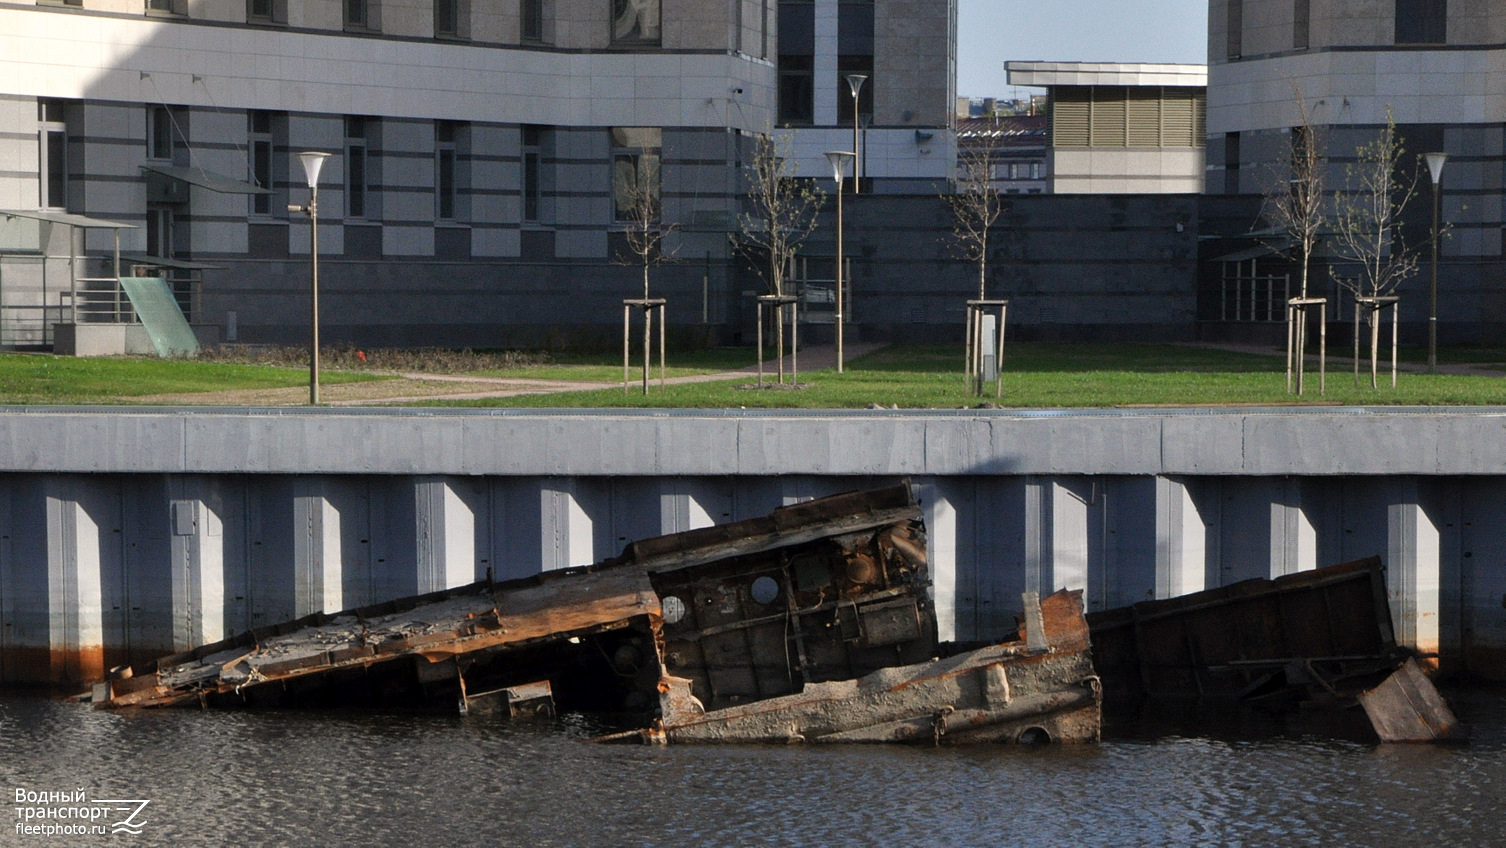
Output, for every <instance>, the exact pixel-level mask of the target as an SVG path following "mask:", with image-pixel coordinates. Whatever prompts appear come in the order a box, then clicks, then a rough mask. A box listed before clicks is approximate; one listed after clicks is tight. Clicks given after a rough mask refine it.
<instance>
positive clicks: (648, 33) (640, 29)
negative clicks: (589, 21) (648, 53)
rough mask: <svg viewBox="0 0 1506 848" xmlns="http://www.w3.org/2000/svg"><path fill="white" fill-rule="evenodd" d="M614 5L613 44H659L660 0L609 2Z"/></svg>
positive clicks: (610, 0)
mask: <svg viewBox="0 0 1506 848" xmlns="http://www.w3.org/2000/svg"><path fill="white" fill-rule="evenodd" d="M608 2H610V3H611V4H612V43H613V44H629V45H653V44H658V43H659V0H608Z"/></svg>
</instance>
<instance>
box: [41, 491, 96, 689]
mask: <svg viewBox="0 0 1506 848" xmlns="http://www.w3.org/2000/svg"><path fill="white" fill-rule="evenodd" d="M85 485H86V484H84V483H82V482H81V481H79V480H78V478H75V477H55V478H49V479H48V480H47V482H46V484H45V491H46V510H47V543H48V544H47V616H48V645H49V648H50V650H51V667H50V673H49V680H50V681H51V682H53V683H79V682H83V681H88V680H96V679H99V678H101V677H103V676H104V672H105V665H104V652H105V646H104V604H103V599H102V597H101V595H102V591H101V583H100V545H99V543H100V539H99V535H100V530H99V524H98V523H97V522H96V520H95V518H94V516H92V515H90V514H89V511H88V510H87V509H86V508H85V505H84V503H83V502H82V499H83V497H84V496H85V495H86V493H85V492H83V491H81V489H82V488H83V487H84V486H85Z"/></svg>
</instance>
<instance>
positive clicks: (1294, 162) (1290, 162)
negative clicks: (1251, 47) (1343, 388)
mask: <svg viewBox="0 0 1506 848" xmlns="http://www.w3.org/2000/svg"><path fill="white" fill-rule="evenodd" d="M1292 95H1293V97H1294V98H1295V99H1296V103H1297V119H1298V124H1297V125H1296V126H1295V127H1292V132H1291V138H1290V146H1289V149H1288V153H1289V158H1288V159H1287V162H1286V163H1284V166H1283V165H1281V164H1278V165H1277V167H1276V168H1275V169H1274V173H1273V175H1272V176H1273V179H1272V180H1271V184H1270V186H1269V187H1268V189H1267V191H1266V194H1265V205H1264V207H1262V209H1261V217H1262V218H1263V219H1265V222H1266V224H1267V225H1268V226H1270V227H1271V228H1273V229H1276V230H1280V231H1281V232H1283V233H1285V234H1286V236H1287V238H1288V239H1290V243H1291V246H1290V251H1291V253H1292V254H1294V257H1293V258H1295V259H1296V260H1297V262H1298V263H1299V264H1300V266H1301V269H1302V270H1301V275H1302V276H1301V280H1302V284H1301V288H1300V292H1301V294H1300V296H1301V297H1304V298H1305V297H1307V280H1308V268H1309V266H1310V265H1311V262H1312V255H1313V251H1315V250H1316V249H1317V247H1318V239H1319V238H1320V237H1321V236H1322V232H1323V227H1324V225H1326V224H1327V223H1328V215H1327V206H1328V198H1327V196H1326V191H1327V188H1326V186H1325V185H1324V179H1323V169H1324V159H1325V157H1326V155H1327V150H1326V148H1327V141H1328V139H1327V134H1326V133H1325V132H1324V130H1323V128H1322V127H1318V126H1316V125H1314V123H1313V115H1312V109H1311V108H1310V107H1309V106H1308V104H1307V101H1306V100H1305V99H1303V97H1302V90H1301V89H1300V88H1299V87H1298V86H1297V84H1296V83H1292Z"/></svg>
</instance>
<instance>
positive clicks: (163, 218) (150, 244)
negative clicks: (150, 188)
mask: <svg viewBox="0 0 1506 848" xmlns="http://www.w3.org/2000/svg"><path fill="white" fill-rule="evenodd" d="M173 227H174V222H173V208H172V206H169V205H167V204H164V203H149V204H147V207H146V252H147V255H149V256H158V257H161V258H163V259H170V258H172V256H173V254H174V250H173Z"/></svg>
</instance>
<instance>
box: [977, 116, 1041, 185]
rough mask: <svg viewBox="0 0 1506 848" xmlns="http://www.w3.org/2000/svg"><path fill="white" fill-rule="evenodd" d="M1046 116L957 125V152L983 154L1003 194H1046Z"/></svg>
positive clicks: (996, 119)
mask: <svg viewBox="0 0 1506 848" xmlns="http://www.w3.org/2000/svg"><path fill="white" fill-rule="evenodd" d="M1049 134H1050V127H1049V126H1048V121H1047V118H1046V116H1044V115H1016V116H1011V117H1003V118H967V119H965V120H959V121H958V122H957V150H958V153H959V155H961V154H962V153H964V152H966V151H970V150H974V151H983V152H985V153H987V154H988V157H989V160H990V172H991V173H992V175H993V181H994V186H995V187H997V188H998V190H999V192H1000V193H1002V194H1044V193H1046V189H1047V186H1048V181H1047V176H1048V174H1049V171H1048V170H1047V167H1046V140H1047V137H1048V135H1049Z"/></svg>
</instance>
